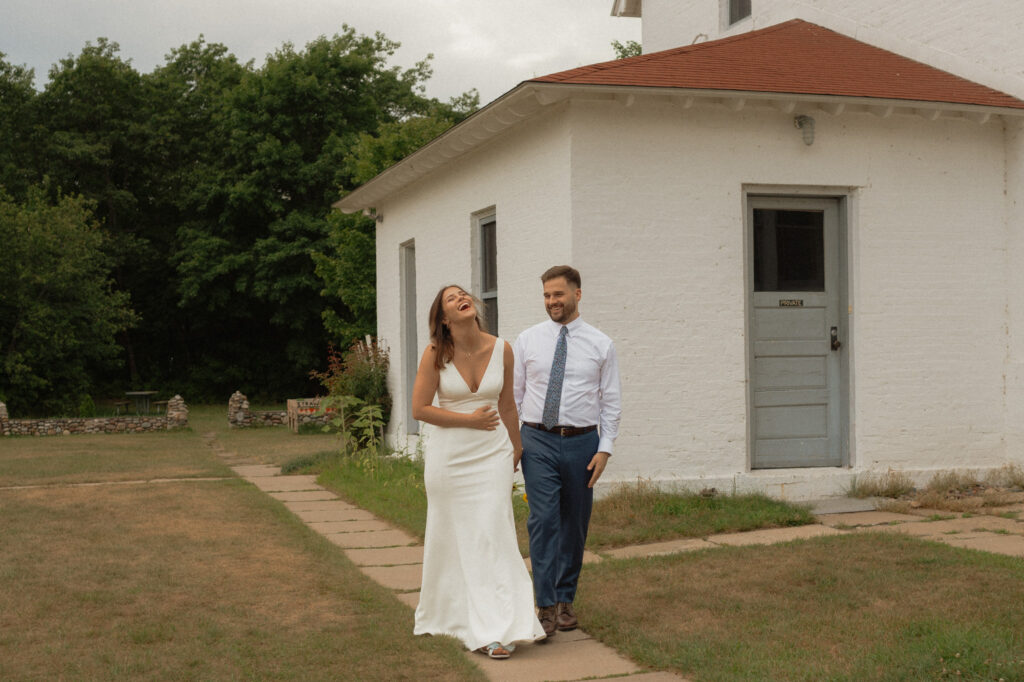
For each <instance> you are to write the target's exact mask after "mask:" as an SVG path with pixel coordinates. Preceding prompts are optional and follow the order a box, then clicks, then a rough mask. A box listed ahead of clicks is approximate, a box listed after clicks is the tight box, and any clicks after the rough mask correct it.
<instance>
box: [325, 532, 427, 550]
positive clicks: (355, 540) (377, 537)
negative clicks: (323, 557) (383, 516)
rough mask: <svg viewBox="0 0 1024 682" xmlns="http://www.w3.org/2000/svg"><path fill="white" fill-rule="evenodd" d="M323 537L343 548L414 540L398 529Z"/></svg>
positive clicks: (404, 544)
mask: <svg viewBox="0 0 1024 682" xmlns="http://www.w3.org/2000/svg"><path fill="white" fill-rule="evenodd" d="M324 537H326V538H327V539H328V540H330V541H331V542H333V543H334V544H336V545H338V546H339V547H342V548H344V549H360V548H366V549H369V548H375V547H404V546H406V545H411V544H414V543H415V542H416V540H415V539H414V538H412V537H410V536H409V535H407V534H405V533H403V532H402V531H400V530H379V531H370V532H368V533H332V534H331V535H325V536H324Z"/></svg>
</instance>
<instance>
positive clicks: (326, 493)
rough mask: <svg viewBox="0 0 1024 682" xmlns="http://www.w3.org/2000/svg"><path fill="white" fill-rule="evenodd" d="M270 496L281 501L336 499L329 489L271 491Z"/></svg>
mask: <svg viewBox="0 0 1024 682" xmlns="http://www.w3.org/2000/svg"><path fill="white" fill-rule="evenodd" d="M270 496H271V497H273V498H274V499H275V500H281V501H282V502H310V501H313V500H337V499H338V496H337V495H335V494H334V493H332V492H331V491H330V490H324V489H320V490H305V491H302V492H272V493H270Z"/></svg>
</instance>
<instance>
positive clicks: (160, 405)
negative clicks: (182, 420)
mask: <svg viewBox="0 0 1024 682" xmlns="http://www.w3.org/2000/svg"><path fill="white" fill-rule="evenodd" d="M150 405H152V406H153V411H154V412H156V413H157V414H160V413H161V412H167V401H166V400H154V401H153V402H151V403H150Z"/></svg>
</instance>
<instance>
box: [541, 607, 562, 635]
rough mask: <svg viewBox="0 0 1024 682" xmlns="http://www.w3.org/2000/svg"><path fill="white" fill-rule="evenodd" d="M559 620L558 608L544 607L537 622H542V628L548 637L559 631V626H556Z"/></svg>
mask: <svg viewBox="0 0 1024 682" xmlns="http://www.w3.org/2000/svg"><path fill="white" fill-rule="evenodd" d="M557 619H558V609H557V607H554V606H542V607H540V609H539V610H538V612H537V620H539V621H540V625H541V627H542V628H544V634H545V635H547V636H548V637H550V636H551V635H553V634H555V632H557V631H558V625H557V624H556V621H557Z"/></svg>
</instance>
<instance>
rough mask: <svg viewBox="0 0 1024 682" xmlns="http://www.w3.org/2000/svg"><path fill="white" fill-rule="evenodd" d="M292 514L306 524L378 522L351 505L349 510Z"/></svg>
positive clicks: (371, 515)
mask: <svg viewBox="0 0 1024 682" xmlns="http://www.w3.org/2000/svg"><path fill="white" fill-rule="evenodd" d="M292 512H293V513H294V514H295V515H296V516H298V517H299V518H300V519H302V520H303V521H305V522H306V523H324V522H325V521H376V520H377V517H376V516H374V515H373V514H371V513H370V512H368V511H366V510H365V509H357V508H355V507H353V506H351V505H349V506H348V508H347V509H327V510H325V509H316V510H313V511H295V510H294V509H293V510H292Z"/></svg>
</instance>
